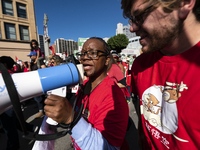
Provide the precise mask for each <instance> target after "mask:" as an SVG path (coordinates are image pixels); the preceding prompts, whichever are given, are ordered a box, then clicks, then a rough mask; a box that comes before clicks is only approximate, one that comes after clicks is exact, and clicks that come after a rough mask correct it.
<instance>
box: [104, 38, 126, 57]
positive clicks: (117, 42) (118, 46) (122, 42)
mask: <svg viewBox="0 0 200 150" xmlns="http://www.w3.org/2000/svg"><path fill="white" fill-rule="evenodd" d="M107 43H108V45H109V47H110V49H111V50H116V51H117V53H121V50H122V49H124V48H126V47H127V45H128V43H129V41H128V38H127V37H126V35H125V34H117V35H115V36H113V37H111V38H110V39H109V40H108V42H107Z"/></svg>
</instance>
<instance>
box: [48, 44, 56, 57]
mask: <svg viewBox="0 0 200 150" xmlns="http://www.w3.org/2000/svg"><path fill="white" fill-rule="evenodd" d="M49 49H50V50H51V51H52V54H53V55H55V52H54V49H53V47H52V46H50V47H49Z"/></svg>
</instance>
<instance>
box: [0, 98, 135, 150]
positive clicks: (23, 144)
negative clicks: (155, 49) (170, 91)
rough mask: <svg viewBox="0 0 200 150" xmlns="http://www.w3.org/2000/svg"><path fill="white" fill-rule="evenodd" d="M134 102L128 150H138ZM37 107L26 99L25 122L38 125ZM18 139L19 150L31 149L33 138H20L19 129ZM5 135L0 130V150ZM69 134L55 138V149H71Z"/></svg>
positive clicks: (128, 134)
mask: <svg viewBox="0 0 200 150" xmlns="http://www.w3.org/2000/svg"><path fill="white" fill-rule="evenodd" d="M135 105H136V102H132V101H131V102H130V103H129V127H128V130H127V133H126V137H125V138H126V140H127V142H128V143H129V147H130V150H139V147H138V144H137V143H138V142H137V138H138V134H137V128H138V126H137V125H138V117H137V113H136V109H135ZM37 111H38V108H37V104H36V102H35V101H34V100H33V99H32V100H28V101H26V107H25V109H24V118H25V120H26V122H28V123H31V124H34V125H37V126H40V125H41V123H42V120H43V118H39V119H34V116H35V115H36V114H37ZM62 130H63V129H62V128H58V131H62ZM18 133H19V139H20V150H31V149H32V146H33V144H34V141H33V140H27V139H24V138H22V133H21V132H20V131H19V132H18ZM6 141H7V139H6V135H5V133H4V132H3V131H2V130H0V150H6ZM70 143H71V138H70V135H66V136H64V137H62V138H59V139H57V140H55V150H72V148H71V146H70Z"/></svg>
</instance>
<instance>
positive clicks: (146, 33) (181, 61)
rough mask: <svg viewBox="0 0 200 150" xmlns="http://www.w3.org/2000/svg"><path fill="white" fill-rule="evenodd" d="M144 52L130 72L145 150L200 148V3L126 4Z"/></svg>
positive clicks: (138, 1)
mask: <svg viewBox="0 0 200 150" xmlns="http://www.w3.org/2000/svg"><path fill="white" fill-rule="evenodd" d="M121 4H122V9H123V14H124V16H125V17H127V18H129V23H130V25H131V26H130V31H131V32H136V35H137V36H140V37H141V38H140V40H139V41H140V44H141V45H142V51H143V54H141V55H140V56H139V57H137V58H136V59H135V61H134V63H133V65H132V70H131V76H132V78H131V80H132V81H131V82H132V83H131V89H132V92H133V93H134V94H136V95H138V97H139V99H140V115H139V125H138V130H139V136H140V138H139V142H140V146H141V149H144V150H149V149H152V150H168V149H173V150H188V149H192V150H199V149H200V142H199V139H200V119H199V116H200V115H199V109H200V101H199V97H200V92H199V84H200V78H199V74H200V61H199V58H200V11H199V10H200V1H199V0H159V1H157V0H151V1H150V0H149V1H147V0H131V1H130V0H122V1H121Z"/></svg>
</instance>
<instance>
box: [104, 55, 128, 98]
mask: <svg viewBox="0 0 200 150" xmlns="http://www.w3.org/2000/svg"><path fill="white" fill-rule="evenodd" d="M107 75H108V76H109V77H110V78H111V79H112V80H113V81H114V82H115V83H116V84H117V85H118V86H119V87H120V88H121V90H122V92H123V93H124V96H125V98H128V97H130V95H129V92H128V89H127V87H126V78H125V77H124V75H123V73H122V71H121V69H120V67H119V66H118V65H117V64H116V62H115V60H114V58H113V57H112V54H111V55H110V61H109V65H108V69H107Z"/></svg>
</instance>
